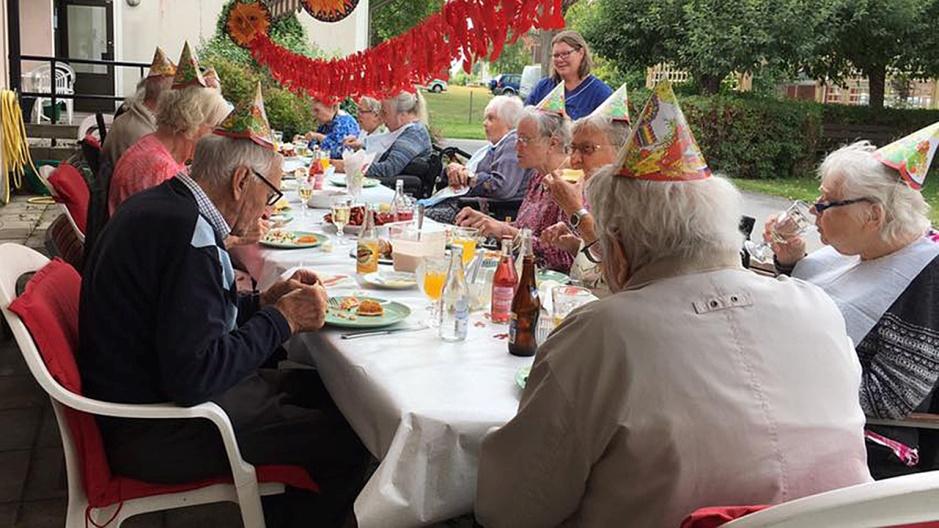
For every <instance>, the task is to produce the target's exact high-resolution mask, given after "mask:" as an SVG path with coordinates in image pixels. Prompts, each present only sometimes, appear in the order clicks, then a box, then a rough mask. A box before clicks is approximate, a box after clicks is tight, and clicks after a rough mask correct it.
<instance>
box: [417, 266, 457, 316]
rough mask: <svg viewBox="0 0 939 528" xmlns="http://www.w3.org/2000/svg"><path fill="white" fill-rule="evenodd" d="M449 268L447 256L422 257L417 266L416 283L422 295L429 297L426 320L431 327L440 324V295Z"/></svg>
mask: <svg viewBox="0 0 939 528" xmlns="http://www.w3.org/2000/svg"><path fill="white" fill-rule="evenodd" d="M449 268H450V259H448V258H447V257H424V259H423V260H421V263H420V264H419V265H418V266H417V284H418V285H419V286H420V289H421V291H422V292H424V295H426V296H427V298H428V299H430V306H428V307H427V311H428V312H429V314H428V319H427V321H426V322H427V324H428V325H429V326H431V327H437V326H439V324H440V321H439V317H440V297H441V296H442V295H443V287H444V284H446V282H447V270H448V269H449Z"/></svg>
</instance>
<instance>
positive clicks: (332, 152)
mask: <svg viewBox="0 0 939 528" xmlns="http://www.w3.org/2000/svg"><path fill="white" fill-rule="evenodd" d="M316 131H317V132H318V133H320V134H325V135H326V137H325V138H323V141H320V142H319V147H320V148H321V149H323V150H325V151H327V152H329V157H330V158H332V159H341V158H342V140H343V139H345V138H347V137H349V136H352V137H359V122H358V121H356V120H355V118H354V117H352V116H350V115H349V114H347V113H345V112H343V111H342V110H340V111H339V112H337V113H336V117H334V118H333V120H332V121H330V122H329V123H324V124H322V125H320V126H319V128H317V129H316ZM314 145H316V141H311V142H310V148H311V149H312V148H313V146H314Z"/></svg>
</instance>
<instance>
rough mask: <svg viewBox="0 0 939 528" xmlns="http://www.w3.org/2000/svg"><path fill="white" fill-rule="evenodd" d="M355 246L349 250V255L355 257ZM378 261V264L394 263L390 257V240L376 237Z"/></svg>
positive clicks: (347, 229)
mask: <svg viewBox="0 0 939 528" xmlns="http://www.w3.org/2000/svg"><path fill="white" fill-rule="evenodd" d="M345 231H346V232H349V228H348V227H347V228H346V229H345ZM356 249H357V248H356V247H354V246H353V247H352V249H350V250H349V257H351V258H357V257H358V255H356ZM378 263H379V264H394V261H393V260H392V259H391V242H388V241H387V240H385V239H384V238H379V239H378Z"/></svg>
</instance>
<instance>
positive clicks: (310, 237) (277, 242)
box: [260, 229, 328, 249]
mask: <svg viewBox="0 0 939 528" xmlns="http://www.w3.org/2000/svg"><path fill="white" fill-rule="evenodd" d="M327 240H328V238H327V237H326V235H321V234H319V233H312V232H310V231H287V230H285V229H271V230H270V231H268V232H267V235H265V236H264V238H262V239H261V241H260V244H261V245H262V246H267V247H272V248H278V249H301V248H314V247H316V246H319V245H320V244H322V243H323V242H325V241H327Z"/></svg>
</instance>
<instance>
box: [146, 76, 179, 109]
mask: <svg viewBox="0 0 939 528" xmlns="http://www.w3.org/2000/svg"><path fill="white" fill-rule="evenodd" d="M137 88H138V91H142V92H143V97H142V98H141V99H140V100H141V101H153V102H154V103H157V102H159V100H160V96H161V95H163V93H164V92H168V91H170V90H171V89H172V88H173V78H172V77H166V76H162V75H161V76H153V77H144V78H143V79H141V81H140V83H139V84H138V87H137Z"/></svg>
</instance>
